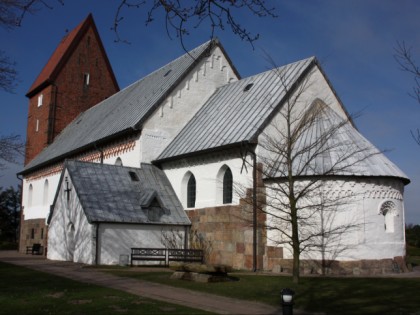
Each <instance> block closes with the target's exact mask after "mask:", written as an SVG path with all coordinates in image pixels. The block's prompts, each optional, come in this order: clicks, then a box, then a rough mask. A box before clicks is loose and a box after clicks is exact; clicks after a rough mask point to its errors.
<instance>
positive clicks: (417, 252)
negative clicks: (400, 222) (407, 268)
mask: <svg viewBox="0 0 420 315" xmlns="http://www.w3.org/2000/svg"><path fill="white" fill-rule="evenodd" d="M407 262H408V263H410V264H411V265H412V266H413V267H414V266H420V248H419V247H414V246H407Z"/></svg>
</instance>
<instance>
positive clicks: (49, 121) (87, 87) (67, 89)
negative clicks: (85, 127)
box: [25, 27, 118, 164]
mask: <svg viewBox="0 0 420 315" xmlns="http://www.w3.org/2000/svg"><path fill="white" fill-rule="evenodd" d="M111 71H112V70H111ZM111 71H110V69H109V68H108V66H107V62H106V58H105V56H104V55H103V54H102V51H101V46H100V44H99V39H98V38H97V37H96V35H95V32H94V31H93V29H92V28H91V27H90V28H89V29H88V30H87V32H86V33H85V35H84V36H83V37H82V39H81V40H80V41H79V42H78V44H77V46H76V48H75V49H74V50H73V53H72V55H71V56H70V58H69V59H68V60H67V62H66V64H65V65H64V66H62V68H61V71H60V73H59V74H58V75H57V77H56V80H55V82H53V83H52V84H50V85H48V86H47V87H45V88H44V89H43V90H42V91H40V92H39V93H37V94H35V95H33V96H31V98H30V99H29V111H28V127H27V144H26V154H25V164H27V163H28V162H29V161H31V160H32V159H33V158H34V157H35V156H36V155H37V154H38V153H39V152H41V150H42V149H43V148H45V147H46V146H47V145H48V144H49V143H51V142H52V140H53V139H54V138H55V137H56V136H57V135H58V134H59V133H60V132H61V131H62V130H63V129H64V128H65V127H66V126H67V125H68V124H69V123H70V122H71V121H73V120H74V119H75V118H76V117H77V115H79V114H80V113H82V112H84V111H85V110H87V109H88V108H90V107H92V106H94V105H96V104H97V103H99V102H101V101H102V100H104V99H105V98H107V97H109V96H111V95H113V94H114V93H116V92H117V91H118V86H116V85H115V83H114V81H113V75H112V73H111ZM86 74H89V84H85V75H86ZM41 93H42V94H43V105H42V106H38V96H39V95H40V94H41ZM37 121H38V123H37ZM37 124H38V131H36V127H37Z"/></svg>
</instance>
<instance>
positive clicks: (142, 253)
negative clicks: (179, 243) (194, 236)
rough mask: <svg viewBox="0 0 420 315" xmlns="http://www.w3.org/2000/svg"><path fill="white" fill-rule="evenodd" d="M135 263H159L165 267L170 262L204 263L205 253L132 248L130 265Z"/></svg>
mask: <svg viewBox="0 0 420 315" xmlns="http://www.w3.org/2000/svg"><path fill="white" fill-rule="evenodd" d="M133 261H158V262H162V261H163V262H164V265H165V266H168V265H169V262H170V261H181V262H196V263H201V264H202V263H203V262H204V251H203V250H201V249H173V248H168V249H167V248H131V259H130V264H131V266H133Z"/></svg>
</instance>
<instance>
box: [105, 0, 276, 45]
mask: <svg viewBox="0 0 420 315" xmlns="http://www.w3.org/2000/svg"><path fill="white" fill-rule="evenodd" d="M146 6H147V9H146V11H145V13H146V25H149V24H150V23H152V22H153V21H154V19H155V17H156V15H159V14H163V15H164V17H165V27H166V32H167V34H168V36H169V37H171V34H172V33H173V32H174V33H175V35H176V37H178V38H179V40H180V42H181V45H182V47H183V48H184V50H186V48H185V45H184V37H185V36H186V35H189V33H190V30H192V29H196V28H199V27H200V26H202V25H203V24H207V25H208V27H209V29H210V37H211V38H213V37H214V36H215V32H216V31H217V30H225V28H226V27H229V28H230V30H231V31H232V33H233V34H235V35H237V36H239V37H240V38H241V39H242V40H245V41H247V42H249V43H250V44H251V45H252V44H253V42H254V41H255V40H257V39H258V37H259V34H253V33H252V32H251V31H250V30H249V29H248V28H247V27H246V26H244V25H243V24H242V25H241V24H240V22H239V20H238V19H237V17H235V11H239V10H243V11H247V12H250V13H252V14H254V15H256V16H257V17H276V14H275V8H274V7H268V6H267V5H266V1H265V0H236V1H232V0H197V1H179V0H137V1H136V0H122V1H121V2H120V4H119V6H118V9H117V11H116V14H115V18H114V26H113V28H112V29H113V30H114V31H115V33H116V35H117V40H118V41H121V36H120V33H119V27H120V24H121V23H122V21H123V18H124V9H134V8H136V9H143V8H144V7H146Z"/></svg>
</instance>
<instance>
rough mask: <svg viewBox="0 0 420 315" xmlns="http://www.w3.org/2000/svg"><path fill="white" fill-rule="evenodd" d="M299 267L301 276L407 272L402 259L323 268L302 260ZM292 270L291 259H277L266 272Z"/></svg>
mask: <svg viewBox="0 0 420 315" xmlns="http://www.w3.org/2000/svg"><path fill="white" fill-rule="evenodd" d="M300 266H301V270H300V272H301V274H302V275H310V274H318V275H322V274H325V275H339V276H376V275H384V274H392V273H403V272H408V268H407V265H406V263H405V259H404V257H394V258H393V259H391V258H389V259H378V260H358V261H327V262H325V263H324V267H323V266H322V261H308V260H302V261H301V262H300ZM292 269H293V260H292V259H279V260H278V261H277V264H276V265H273V266H272V268H271V269H269V270H268V271H272V272H274V273H287V274H291V273H292ZM323 270H324V272H323Z"/></svg>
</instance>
